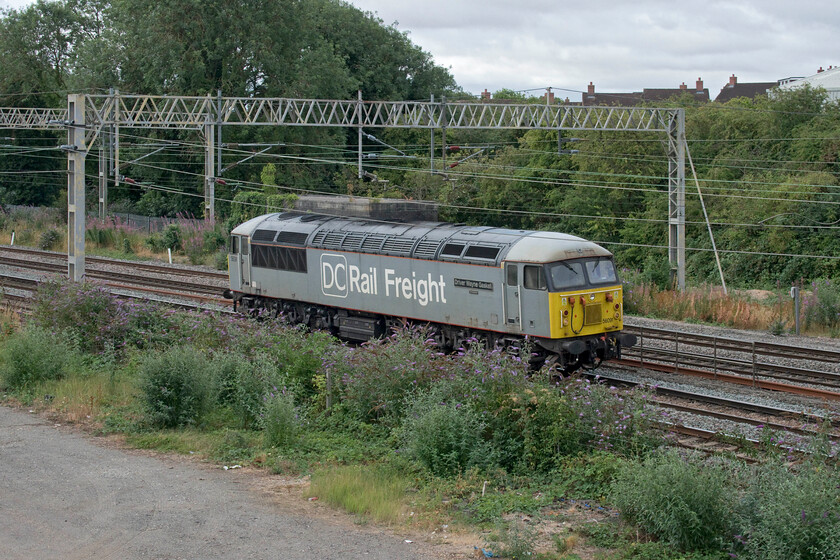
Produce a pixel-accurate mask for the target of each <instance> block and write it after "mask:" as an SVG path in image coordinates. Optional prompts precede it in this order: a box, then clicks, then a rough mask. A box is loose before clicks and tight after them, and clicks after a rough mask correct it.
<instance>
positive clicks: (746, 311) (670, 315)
mask: <svg viewBox="0 0 840 560" xmlns="http://www.w3.org/2000/svg"><path fill="white" fill-rule="evenodd" d="M788 299H789V298H788ZM624 306H625V310H626V312H627V313H628V314H632V315H640V316H644V317H655V318H658V319H670V320H674V321H687V322H694V323H707V324H714V325H723V326H727V327H732V328H736V329H744V330H760V331H769V330H771V329H773V328H774V325H778V324H779V323H781V324H786V322H788V323H790V324H791V325H792V324H793V304H792V303H790V302H788V301H785V302H784V304H783V306H782V309H781V310H780V308H779V305H778V299H777V298H775V297H771V298H767V299H765V300H756V299H754V298H751V297H749V296H747V295H743V294H740V293H738V292H737V291H734V292H730V294H729V295H725V294H724V293H723V292H722V291H721V290H720V289H719V288H716V287H711V286H701V287H690V288H688V289H687V290H686V291H685V292H684V293H680V292H676V291H670V290H659V289H657V288H656V287H654V286H652V285H651V284H645V283H643V284H635V285H628V284H625V287H624ZM782 330H784V329H782Z"/></svg>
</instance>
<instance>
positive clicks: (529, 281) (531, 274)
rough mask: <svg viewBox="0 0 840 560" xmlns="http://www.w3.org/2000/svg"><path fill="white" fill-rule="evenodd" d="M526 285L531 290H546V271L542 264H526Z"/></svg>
mask: <svg viewBox="0 0 840 560" xmlns="http://www.w3.org/2000/svg"><path fill="white" fill-rule="evenodd" d="M523 276H524V280H525V287H526V288H528V289H529V290H545V289H546V286H545V273H544V271H543V267H541V266H525V268H524V274H523Z"/></svg>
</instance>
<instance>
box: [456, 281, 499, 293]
mask: <svg viewBox="0 0 840 560" xmlns="http://www.w3.org/2000/svg"><path fill="white" fill-rule="evenodd" d="M454 282H455V287H456V288H472V289H473V290H488V291H491V292H492V291H493V282H483V281H481V280H466V279H464V278H455V279H454Z"/></svg>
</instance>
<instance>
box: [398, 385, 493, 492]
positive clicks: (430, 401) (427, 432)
mask: <svg viewBox="0 0 840 560" xmlns="http://www.w3.org/2000/svg"><path fill="white" fill-rule="evenodd" d="M442 397H443V398H445V395H444V393H443V391H441V389H440V388H433V389H431V390H429V391H427V392H424V393H421V394H420V395H418V396H417V397H416V398H415V399H413V401H412V403H411V405H410V407H409V411H408V414H407V415H406V417H405V421H404V422H403V426H402V433H403V438H404V441H405V444H406V448H407V450H408V452H409V454H410V455H411V456H412V457H413V458H414V459H416V460H417V461H418V462H419V463H420V464H421V465H423V466H424V467H426V468H427V469H428V470H429V471H430V472H432V473H433V474H435V475H437V476H452V475H456V474H459V473H461V472H463V471H464V470H465V469H466V468H468V467H471V466H485V465H488V464H490V463H492V451H491V449H490V446H489V445H487V443H486V442H485V441H484V440H483V437H482V432H483V431H484V428H485V425H484V423H483V422H482V420H481V416H480V415H479V414H478V413H477V412H476V411H475V410H474V409H473V408H472V407H471V406H470V405H469V404H463V403H459V402H453V401H445V400H441V399H442Z"/></svg>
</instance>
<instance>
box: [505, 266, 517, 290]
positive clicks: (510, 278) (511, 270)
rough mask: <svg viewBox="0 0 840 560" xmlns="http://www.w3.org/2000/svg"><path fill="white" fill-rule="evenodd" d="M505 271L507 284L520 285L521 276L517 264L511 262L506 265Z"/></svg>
mask: <svg viewBox="0 0 840 560" xmlns="http://www.w3.org/2000/svg"><path fill="white" fill-rule="evenodd" d="M505 273H506V274H507V285H508V286H518V285H519V278H518V275H517V268H516V265H515V264H509V265H506V266H505Z"/></svg>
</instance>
